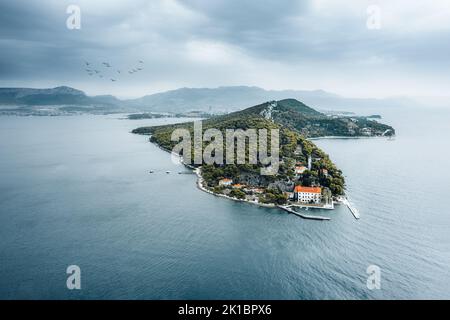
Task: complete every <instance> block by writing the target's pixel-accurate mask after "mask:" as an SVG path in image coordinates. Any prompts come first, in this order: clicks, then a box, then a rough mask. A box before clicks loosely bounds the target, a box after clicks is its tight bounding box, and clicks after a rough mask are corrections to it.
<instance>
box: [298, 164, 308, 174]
mask: <svg viewBox="0 0 450 320" xmlns="http://www.w3.org/2000/svg"><path fill="white" fill-rule="evenodd" d="M306 170H308V168H307V167H305V166H296V167H295V174H296V175H299V174H302V173H303V172H305V171H306Z"/></svg>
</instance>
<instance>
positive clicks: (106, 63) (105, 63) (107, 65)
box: [103, 62, 111, 68]
mask: <svg viewBox="0 0 450 320" xmlns="http://www.w3.org/2000/svg"><path fill="white" fill-rule="evenodd" d="M103 65H104V66H105V67H107V68H111V65H110V64H109V63H108V62H103Z"/></svg>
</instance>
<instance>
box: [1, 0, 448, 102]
mask: <svg viewBox="0 0 450 320" xmlns="http://www.w3.org/2000/svg"><path fill="white" fill-rule="evenodd" d="M70 4H75V5H78V6H79V7H80V9H81V29H79V30H70V29H68V28H67V26H66V20H67V18H68V17H69V14H67V13H66V9H67V7H68V6H69V5H70ZM369 5H377V6H378V7H379V8H380V10H381V20H380V21H381V28H380V29H369V28H368V27H367V20H368V18H369V15H368V13H367V8H368V6H369ZM371 21H372V20H371ZM372 25H373V24H372ZM449 40H450V1H447V0H442V1H440V0H416V1H409V0H386V1H382V0H379V1H377V0H370V1H366V0H347V1H345V0H342V1H336V0H316V1H296V0H265V1H256V0H239V1H233V0H148V1H144V0H123V1H115V0H95V1H93V0H78V1H77V0H71V1H64V0H39V1H37V0H36V1H30V0H9V1H6V0H0V49H1V50H0V86H1V87H16V86H20V87H53V86H58V85H68V86H73V87H76V88H78V89H81V90H84V91H85V92H87V93H88V94H114V95H117V96H119V97H137V96H141V95H145V94H149V93H154V92H158V91H163V90H168V89H175V88H178V87H217V86H228V85H253V86H260V87H263V88H266V89H323V90H327V91H330V92H334V93H338V94H342V95H345V96H351V97H386V96H399V95H421V96H426V95H430V96H431V95H435V96H443V95H448V94H447V91H448V88H450V76H449V71H450V58H449V56H450V41H449ZM139 60H143V61H144V64H143V70H142V71H140V72H137V73H133V74H129V73H128V72H127V70H130V69H133V68H136V67H138V66H139V63H138V61H139ZM85 61H89V62H90V63H92V65H91V67H92V66H93V67H92V68H93V69H97V70H99V71H100V72H102V73H103V74H104V78H100V77H98V76H96V75H94V76H89V75H88V74H87V72H86V71H85V65H84V62H85ZM102 62H109V63H110V64H111V65H112V68H106V67H104V66H102V65H101V63H102ZM117 70H121V73H120V74H119V73H118V72H117ZM111 78H114V79H116V80H117V81H116V82H112V81H111V80H110V79H111Z"/></svg>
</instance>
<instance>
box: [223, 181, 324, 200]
mask: <svg viewBox="0 0 450 320" xmlns="http://www.w3.org/2000/svg"><path fill="white" fill-rule="evenodd" d="M219 186H224V187H231V188H234V189H242V190H243V191H245V192H253V193H259V194H260V193H263V192H264V189H262V188H254V187H248V186H245V185H243V184H239V183H238V184H233V180H232V179H228V178H225V179H221V180H220V181H219ZM285 194H286V196H287V197H288V199H290V200H294V201H298V202H302V203H316V204H317V203H320V202H321V201H322V188H321V187H303V186H296V187H295V188H294V190H293V192H286V193H285Z"/></svg>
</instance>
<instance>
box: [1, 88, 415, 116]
mask: <svg viewBox="0 0 450 320" xmlns="http://www.w3.org/2000/svg"><path fill="white" fill-rule="evenodd" d="M287 98H293V99H298V100H301V101H303V102H304V103H306V104H308V105H311V106H313V107H314V108H316V109H321V110H326V109H330V110H346V109H352V110H355V109H363V108H374V107H381V106H382V107H402V106H411V105H414V104H416V103H415V102H414V101H413V100H411V99H407V98H391V99H355V98H345V97H341V96H339V95H336V94H332V93H329V92H326V91H323V90H313V91H306V90H280V91H277V90H265V89H262V88H258V87H247V86H233V87H218V88H180V89H176V90H170V91H166V92H161V93H155V94H151V95H147V96H144V97H142V98H138V99H130V100H120V99H117V98H116V97H114V96H112V95H103V96H88V95H86V94H85V93H84V92H83V91H80V90H77V89H74V88H70V87H65V86H61V87H56V88H52V89H30V88H0V105H2V106H21V107H38V106H70V107H71V108H72V109H74V110H78V109H80V110H84V111H87V112H88V111H89V110H103V111H110V112H117V111H130V112H134V111H145V112H176V113H180V112H187V111H192V110H198V111H207V112H211V113H217V112H232V111H236V110H242V109H243V108H245V107H247V106H249V105H257V104H259V103H262V102H264V101H272V100H283V99H287ZM77 107H79V108H77Z"/></svg>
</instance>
